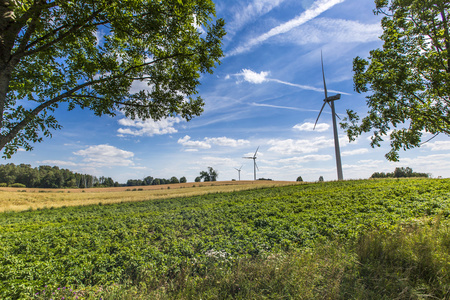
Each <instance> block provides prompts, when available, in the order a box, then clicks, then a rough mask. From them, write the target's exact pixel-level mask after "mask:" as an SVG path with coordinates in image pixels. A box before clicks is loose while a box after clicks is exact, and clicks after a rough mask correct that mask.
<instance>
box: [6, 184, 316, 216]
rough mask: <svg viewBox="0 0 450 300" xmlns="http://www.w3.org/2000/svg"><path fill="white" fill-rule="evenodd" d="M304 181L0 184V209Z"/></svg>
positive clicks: (109, 201)
mask: <svg viewBox="0 0 450 300" xmlns="http://www.w3.org/2000/svg"><path fill="white" fill-rule="evenodd" d="M307 183H308V182H297V181H272V180H256V181H254V180H241V181H210V182H186V183H175V184H163V185H144V186H121V187H102V188H64V189H54V188H15V187H1V188H0V212H6V211H23V210H30V209H31V210H35V209H43V208H51V207H53V208H57V207H63V206H84V205H95V204H98V203H100V202H101V203H102V204H112V203H121V202H135V201H146V200H157V199H168V198H177V197H190V196H198V195H205V194H210V193H224V192H233V191H243V190H251V189H258V188H266V187H278V186H287V185H297V184H307Z"/></svg>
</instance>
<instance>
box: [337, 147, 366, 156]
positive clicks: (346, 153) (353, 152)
mask: <svg viewBox="0 0 450 300" xmlns="http://www.w3.org/2000/svg"><path fill="white" fill-rule="evenodd" d="M368 152H369V149H366V148H360V149H355V150H349V151H343V152H342V153H341V155H342V156H352V155H359V154H365V153H368Z"/></svg>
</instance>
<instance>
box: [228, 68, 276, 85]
mask: <svg viewBox="0 0 450 300" xmlns="http://www.w3.org/2000/svg"><path fill="white" fill-rule="evenodd" d="M235 75H236V76H239V77H240V76H242V77H243V79H244V81H247V82H250V83H255V84H260V83H263V82H265V81H267V76H268V75H269V72H265V71H261V72H259V73H256V72H254V71H252V70H249V69H242V72H241V73H238V74H235Z"/></svg>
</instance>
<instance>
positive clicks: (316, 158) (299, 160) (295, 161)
mask: <svg viewBox="0 0 450 300" xmlns="http://www.w3.org/2000/svg"><path fill="white" fill-rule="evenodd" d="M332 158H333V157H331V155H305V156H300V157H292V158H286V159H280V160H279V161H278V162H279V163H282V164H299V163H306V162H311V161H327V160H330V159H332Z"/></svg>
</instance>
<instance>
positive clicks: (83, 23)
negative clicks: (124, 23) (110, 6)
mask: <svg viewBox="0 0 450 300" xmlns="http://www.w3.org/2000/svg"><path fill="white" fill-rule="evenodd" d="M102 11H103V9H99V10H97V11H95V12H93V13H92V14H91V15H90V16H89V17H88V18H86V19H84V20H83V21H81V22H79V23H78V24H75V25H73V26H72V27H71V28H70V29H68V30H67V31H66V32H64V33H62V34H59V36H58V37H57V38H55V39H54V40H52V41H49V42H48V43H47V44H44V45H42V46H41V47H38V48H36V49H33V50H29V51H26V52H22V53H17V54H18V55H19V56H20V57H24V56H30V55H33V54H35V53H37V52H41V51H43V50H46V49H48V48H50V47H51V46H53V45H55V44H57V43H58V42H60V41H62V40H63V39H65V38H66V37H68V36H69V35H71V34H73V33H75V32H76V31H77V30H79V29H81V28H83V27H88V26H92V25H87V23H88V22H90V21H92V20H93V19H94V18H95V17H97V16H98V15H99V14H100V13H101V12H102ZM106 23H109V22H106ZM106 23H105V24H106ZM66 27H67V26H60V27H58V28H56V29H54V30H53V31H52V32H49V33H48V34H46V35H44V36H43V37H40V38H38V39H36V40H35V41H33V42H31V43H30V44H28V45H27V46H26V47H25V49H24V50H26V49H29V48H31V47H32V46H34V45H36V44H38V43H39V42H41V41H44V40H45V39H47V38H49V37H50V36H52V35H55V34H57V33H58V32H60V31H61V30H62V29H64V28H66Z"/></svg>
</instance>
